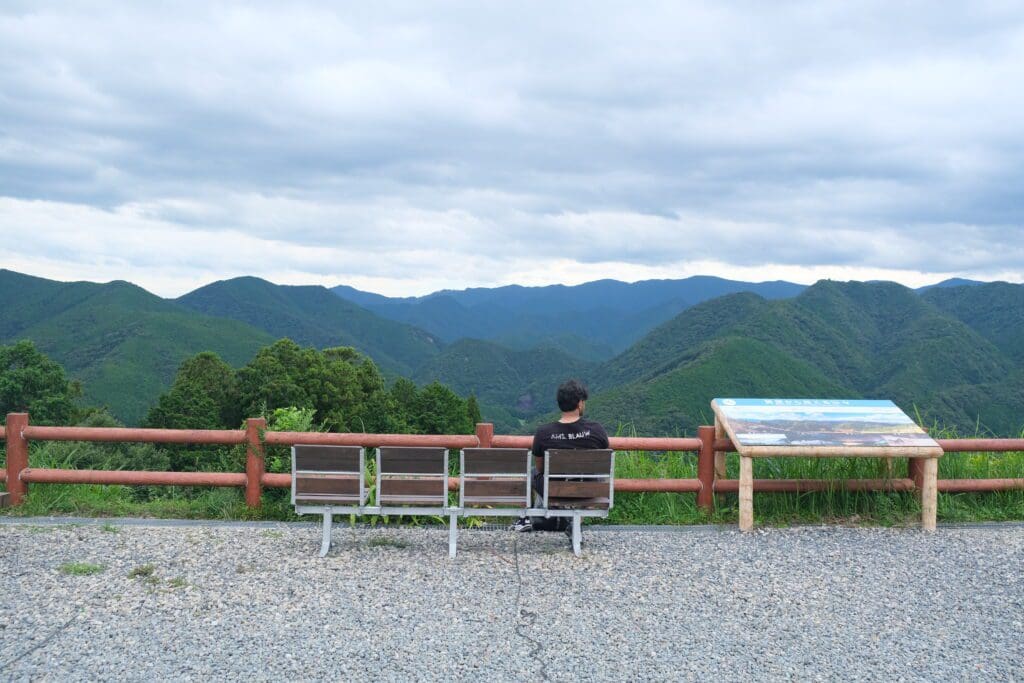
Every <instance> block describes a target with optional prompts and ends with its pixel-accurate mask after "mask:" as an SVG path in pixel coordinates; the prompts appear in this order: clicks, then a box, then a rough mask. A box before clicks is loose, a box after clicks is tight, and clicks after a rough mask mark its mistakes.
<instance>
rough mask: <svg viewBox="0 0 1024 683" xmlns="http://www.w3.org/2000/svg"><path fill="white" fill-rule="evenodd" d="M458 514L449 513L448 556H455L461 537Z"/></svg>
mask: <svg viewBox="0 0 1024 683" xmlns="http://www.w3.org/2000/svg"><path fill="white" fill-rule="evenodd" d="M458 519H459V517H458V515H448V557H450V558H454V557H455V552H456V550H457V545H458V539H459V522H458Z"/></svg>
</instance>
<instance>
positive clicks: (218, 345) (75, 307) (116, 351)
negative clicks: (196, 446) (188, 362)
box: [0, 270, 274, 424]
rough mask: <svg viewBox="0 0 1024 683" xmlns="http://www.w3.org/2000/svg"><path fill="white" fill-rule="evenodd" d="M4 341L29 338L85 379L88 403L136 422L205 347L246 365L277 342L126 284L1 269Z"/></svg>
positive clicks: (246, 327) (0, 326) (1, 334)
mask: <svg viewBox="0 0 1024 683" xmlns="http://www.w3.org/2000/svg"><path fill="white" fill-rule="evenodd" d="M0 300H2V301H3V302H4V308H3V313H2V315H0V343H4V344H9V343H12V342H14V341H17V340H19V339H30V340H32V341H33V342H35V344H36V346H37V347H38V348H39V349H40V350H41V351H43V352H44V353H46V354H47V355H48V356H50V357H51V358H53V359H54V360H56V361H57V362H59V363H60V364H61V365H63V366H64V368H65V369H66V370H67V372H68V374H69V375H70V376H71V377H73V378H75V379H78V380H81V381H82V383H83V387H84V390H85V399H86V401H87V402H88V403H95V404H100V405H106V406H108V407H109V408H110V410H111V411H112V412H113V413H114V415H116V416H117V417H119V418H120V419H121V420H124V421H125V422H127V423H129V424H138V423H139V422H140V421H141V420H142V418H143V417H145V415H146V412H147V410H148V409H149V406H150V405H151V404H152V403H153V402H154V401H155V400H156V398H157V397H158V396H159V395H160V393H161V392H163V391H164V390H165V389H166V388H167V387H168V386H169V385H170V383H171V380H172V379H173V377H174V374H175V372H177V370H178V366H179V365H180V364H181V363H182V361H184V360H185V359H186V358H188V357H190V356H192V355H195V354H196V353H199V352H200V351H214V352H216V353H217V354H218V355H220V356H221V357H222V358H224V360H225V361H227V362H228V363H231V364H232V365H236V366H238V365H243V364H245V363H246V362H248V361H249V360H250V359H251V358H252V357H253V355H255V353H256V351H258V350H259V349H260V348H261V347H263V346H266V345H267V344H270V343H272V342H273V341H274V338H273V337H271V336H270V335H268V334H267V333H265V332H263V331H261V330H257V329H255V328H254V327H251V326H249V325H246V324H244V323H240V322H236V321H234V320H223V319H218V318H211V317H208V316H204V315H199V314H197V313H196V312H194V311H191V310H189V309H187V308H185V307H183V306H180V305H178V304H176V303H174V302H170V301H166V300H164V299H161V298H160V297H158V296H155V295H153V294H150V293H149V292H147V291H145V290H144V289H141V288H140V287H136V286H135V285H132V284H130V283H127V282H119V281H118V282H110V283H107V284H97V283H92V282H67V283H65V282H55V281H53V280H45V279H43V278H37V277H31V276H28V275H22V274H19V273H14V272H12V271H9V270H0Z"/></svg>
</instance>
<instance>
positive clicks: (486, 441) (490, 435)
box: [476, 422, 494, 448]
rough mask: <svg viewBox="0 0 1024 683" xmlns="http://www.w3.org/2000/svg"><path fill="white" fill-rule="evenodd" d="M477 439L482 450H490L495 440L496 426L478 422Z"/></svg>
mask: <svg viewBox="0 0 1024 683" xmlns="http://www.w3.org/2000/svg"><path fill="white" fill-rule="evenodd" d="M476 439H477V441H479V442H480V448H490V447H491V442H492V441H493V440H494V425H493V424H492V423H490V422H477V423H476Z"/></svg>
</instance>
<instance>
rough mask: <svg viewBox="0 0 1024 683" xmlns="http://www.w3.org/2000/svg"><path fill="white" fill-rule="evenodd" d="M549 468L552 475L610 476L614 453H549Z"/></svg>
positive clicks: (559, 450)
mask: <svg viewBox="0 0 1024 683" xmlns="http://www.w3.org/2000/svg"><path fill="white" fill-rule="evenodd" d="M548 456H549V457H548V467H549V468H550V472H551V474H609V473H610V472H611V468H612V451H611V450H600V451H583V450H580V451H573V450H564V449H557V450H550V451H548Z"/></svg>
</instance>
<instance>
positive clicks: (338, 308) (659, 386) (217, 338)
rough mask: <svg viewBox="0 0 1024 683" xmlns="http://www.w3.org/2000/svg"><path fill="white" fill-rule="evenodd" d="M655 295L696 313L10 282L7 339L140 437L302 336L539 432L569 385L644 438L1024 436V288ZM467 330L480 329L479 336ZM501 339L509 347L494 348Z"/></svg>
mask: <svg viewBox="0 0 1024 683" xmlns="http://www.w3.org/2000/svg"><path fill="white" fill-rule="evenodd" d="M655 282H656V284H654V285H652V284H650V283H634V285H635V286H638V290H639V291H640V292H641V293H642V294H644V295H643V296H640V299H639V300H640V301H647V302H648V303H650V302H651V301H652V300H657V301H658V302H659V303H658V304H657V305H658V306H681V309H680V310H681V312H676V313H674V314H672V315H671V316H669V317H668V318H667V319H665V320H663V321H661V322H660V323H658V324H655V323H653V322H652V318H650V317H648V318H646V319H645V318H644V317H643V316H644V315H648V314H649V313H650V311H651V310H653V309H652V307H650V306H648V307H646V308H643V307H641V309H640V310H639V311H638V312H637V315H636V316H634V317H628V316H626V315H624V313H623V308H622V307H625V306H627V305H628V304H629V302H630V301H632V300H633V299H631V297H633V296H634V295H636V292H631V291H630V290H629V289H628V288H629V287H630V285H626V284H625V283H609V282H603V283H594V284H595V286H594V287H593V288H588V287H585V286H580V287H581V288H582V289H574V288H551V289H550V290H549V289H547V288H498V289H499V290H502V291H499V292H497V293H496V294H495V293H494V291H491V290H465V291H464V292H461V293H458V292H457V293H454V294H455V295H457V296H449V295H450V294H452V293H446V294H445V295H444V296H440V295H439V296H434V297H427V298H424V299H423V301H420V300H415V301H405V302H404V303H402V302H399V303H398V304H396V303H395V300H390V299H387V298H386V297H381V296H379V295H370V294H367V293H358V292H357V293H356V294H351V296H352V297H353V298H354V299H358V301H351V300H345V299H344V298H342V297H341V296H339V295H338V294H337V293H335V292H332V291H331V290H328V289H325V288H323V287H316V286H309V287H292V286H281V285H275V284H272V283H269V282H266V281H264V280H260V279H258V278H236V279H233V280H227V281H222V282H215V283H213V284H210V285H208V286H205V287H202V288H200V289H198V290H196V291H194V292H191V293H189V294H187V295H185V296H183V297H181V298H179V299H177V300H166V299H161V298H160V297H157V296H155V295H152V294H150V293H148V292H146V291H145V290H143V289H140V288H139V287H136V286H134V285H131V284H129V283H126V282H111V283H107V284H96V283H89V282H72V283H63V282H54V281H51V280H45V279H42V278H36V277H31V276H28V275H21V274H18V273H13V272H11V271H5V270H0V297H2V300H3V301H4V302H5V306H4V308H3V310H2V311H0V343H11V342H13V341H16V340H19V339H26V338H27V339H31V340H33V341H34V342H35V343H36V344H37V345H38V346H39V348H40V349H41V350H42V351H44V352H45V353H46V354H47V355H49V356H51V357H52V358H54V359H55V360H57V361H58V362H60V363H61V364H62V365H64V367H65V368H66V369H67V370H68V372H69V374H70V375H71V376H72V377H74V378H75V379H79V380H81V381H82V382H83V384H84V388H85V391H86V400H87V401H88V402H90V403H97V404H104V405H107V406H109V407H110V408H111V410H112V411H113V412H114V414H115V415H117V416H118V417H120V418H121V419H122V420H124V421H126V422H128V423H130V424H131V423H138V422H139V421H140V420H141V419H142V417H144V415H145V414H146V411H147V410H148V407H149V406H150V405H151V404H152V402H153V401H155V399H156V397H157V396H158V395H159V394H160V393H161V392H162V391H164V390H165V389H166V388H167V387H168V386H169V384H170V381H171V378H172V377H173V375H174V373H175V371H176V369H177V367H178V366H179V364H180V363H181V362H182V361H183V360H184V359H185V358H187V357H189V356H191V355H194V354H195V353H198V352H200V351H214V352H216V353H217V354H218V355H220V356H221V357H223V358H224V359H225V360H226V361H228V362H229V363H231V364H232V365H235V366H240V365H242V364H244V363H246V362H248V361H249V360H250V359H251V358H252V356H253V355H254V354H255V352H256V351H257V350H258V349H259V348H261V347H263V346H265V345H267V344H270V343H271V342H272V341H273V340H275V339H278V338H280V337H289V338H291V339H293V340H295V341H297V342H299V343H300V344H303V345H311V346H316V347H319V348H324V347H328V346H338V345H346V346H353V347H355V348H357V349H359V350H360V351H362V352H364V353H366V354H368V355H369V356H370V357H371V358H373V359H374V360H375V361H376V362H377V364H378V365H379V366H381V368H382V369H383V370H384V371H385V372H386V373H387V375H388V376H390V377H395V376H399V375H401V376H406V377H410V378H412V379H414V380H415V381H417V382H418V383H427V382H431V381H434V380H438V381H441V382H442V383H444V384H447V385H449V386H450V387H452V388H453V389H455V390H456V391H457V392H459V393H460V394H463V395H468V394H471V393H472V394H475V395H476V396H477V398H478V399H479V402H480V405H481V408H482V410H483V414H484V417H485V419H489V420H492V421H494V422H495V424H496V428H497V429H498V431H499V432H506V431H528V430H529V429H530V428H531V427H532V426H533V424H535V423H536V422H538V421H540V420H543V419H546V418H547V417H548V416H549V415H551V414H552V413H553V410H554V392H555V388H556V387H557V385H558V383H559V382H560V381H561V380H563V379H564V378H566V377H570V376H577V377H581V378H583V379H585V380H586V381H588V382H589V384H590V386H591V394H592V399H591V402H590V411H591V414H592V415H593V416H595V417H597V418H598V419H601V420H603V421H605V422H606V423H608V425H609V426H610V427H612V428H613V429H614V428H618V427H619V426H620V425H632V426H634V427H635V428H636V429H637V430H638V432H639V433H659V434H674V433H683V432H691V433H692V430H693V428H694V427H695V426H697V425H698V424H704V423H707V422H708V421H710V419H711V418H710V412H709V406H708V404H709V402H710V400H711V399H712V398H714V397H715V396H722V395H727V394H732V395H746V396H787V397H811V396H819V397H821V396H828V397H863V398H891V399H893V400H894V401H896V402H897V403H898V404H899V405H901V406H902V407H903V408H904V409H905V410H907V411H908V412H911V411H915V410H916V411H918V412H919V414H920V415H921V416H922V418H923V419H924V420H926V421H928V422H929V423H931V422H936V423H939V424H943V425H951V426H955V427H956V428H957V429H958V430H960V431H961V432H963V433H973V432H974V430H975V428H976V425H977V426H980V428H981V431H986V430H987V431H991V432H994V433H997V434H1018V433H1020V430H1021V428H1022V426H1024V341H1022V340H1024V285H1014V284H1007V283H989V284H983V283H974V282H966V281H965V282H948V283H940V285H938V286H934V287H929V288H923V289H922V290H919V291H914V290H911V289H907V288H905V287H902V286H900V285H896V284H893V283H887V282H872V283H859V282H849V283H839V282H831V281H822V282H819V283H817V284H815V285H813V286H811V287H806V288H803V287H799V286H797V285H794V286H793V287H797V288H798V289H797V292H796V294H795V296H791V298H780V297H779V296H777V295H779V294H780V293H782V292H784V291H785V287H784V285H785V283H783V284H780V285H778V286H775V285H774V284H773V283H767V284H768V285H772V287H770V288H769V291H768V293H769V295H770V296H761V295H759V294H757V293H755V292H751V291H742V288H741V287H739V285H738V284H737V283H731V282H730V281H717V282H716V281H715V279H711V281H710V282H709V281H705V280H700V281H698V283H697V284H701V285H708V284H710V285H714V286H721V287H725V288H726V289H730V290H739V291H731V293H727V294H725V295H724V296H719V297H716V298H712V299H708V300H702V301H699V302H696V303H686V302H682V301H681V300H679V299H678V298H673V297H674V296H675V295H676V294H678V293H679V291H682V290H681V289H680V288H681V287H683V286H682V285H678V284H673V283H679V282H685V281H655ZM722 283H725V284H722ZM739 284H742V283H739ZM620 285H621V286H620ZM687 286H690V287H691V288H692V286H694V283H690V285H687ZM624 287H625V289H624ZM684 289H685V287H684ZM708 291H710V290H705V292H704V293H705V294H706V293H708ZM352 292H356V290H352ZM547 295H551V299H550V300H548V299H545V297H546V296H547ZM647 295H649V297H648V298H647V299H644V296H647ZM650 297H653V299H652V298H650ZM659 297H661V298H659ZM574 300H578V301H579V302H580V310H586V311H587V315H586V316H584V317H588V320H587V321H586V324H585V325H584V324H582V323H578V322H573V324H568V323H566V324H564V325H562V327H558V326H557V325H555V324H554V322H553V321H555V320H557V319H558V317H559V316H560V315H561V316H562V319H563V321H568V320H570V319H573V320H575V318H572V316H565V315H562V313H559V311H563V312H564V309H563V307H564V306H566V304H567V302H570V301H574ZM673 301H674V302H675V303H671V302H673ZM371 304H372V305H373V306H374V307H387V306H394V305H412V306H415V307H416V310H417V311H418V313H417V315H425V314H426V312H428V311H430V310H435V309H436V310H435V315H436V316H437V317H436V319H433V320H431V321H429V323H430V324H429V325H428V327H429V328H431V329H442V328H445V326H446V325H447V326H448V328H449V334H455V333H459V334H463V335H464V336H462V337H459V338H457V339H454V340H444V339H442V338H441V336H440V335H438V334H436V333H435V332H433V331H430V332H428V331H425V330H424V329H423V328H421V327H417V326H415V325H412V324H409V323H407V322H402V321H399V320H393V319H389V318H388V317H386V316H383V315H380V314H378V313H376V312H374V311H372V310H368V308H367V307H366V306H369V305H371ZM425 304H429V305H425ZM527 305H531V306H534V307H535V308H536V310H537V311H538V315H543V316H549V322H550V323H551V324H550V326H549V327H546V328H543V329H540V330H539V331H538V330H534V329H531V328H529V327H526V328H513V329H504V328H502V329H504V331H502V329H499V328H501V325H497V324H494V323H493V320H492V319H491V318H493V317H494V316H491V317H489V316H488V315H486V314H485V313H486V311H487V310H492V312H493V311H499V310H505V311H508V310H512V309H515V307H516V306H527ZM499 306H501V307H504V308H503V309H502V308H488V307H499ZM587 306H591V308H586V307H587ZM601 306H603V308H601ZM432 307H433V308H432ZM474 307H476V308H474ZM654 308H657V306H655V307H654ZM460 310H461V311H465V310H470V311H472V312H473V315H474V316H476V317H475V322H473V320H470V319H469V318H465V317H461V318H460V317H458V316H463V312H460ZM602 310H604V311H605V313H604V314H602V313H601V311H602ZM662 310H664V309H662ZM608 311H618V313H615V314H614V315H618V316H620V317H619V318H617V319H616V320H617V322H616V325H619V324H620V323H621V320H623V319H628V320H631V321H633V323H634V324H635V325H636V327H635V328H634V329H633V330H631V331H630V332H629V334H630V335H633V336H635V337H636V341H635V342H633V343H631V344H629V345H628V346H627V347H625V349H624V350H622V351H621V352H620V353H618V355H615V356H614V357H609V353H610V350H609V349H611V348H612V347H613V346H614V345H615V344H618V343H621V336H618V335H620V334H621V330H622V327H621V325H620V326H619V327H618V328H617V329H619V332H615V333H614V334H612V335H611V337H601V336H600V335H596V334H593V335H592V334H591V333H592V331H593V330H598V329H603V326H610V327H615V325H612V324H611V319H610V318H609V316H613V314H612V313H608ZM645 312H646V313H645ZM659 315H661V314H659ZM446 316H448V319H445V318H446ZM452 316H454V317H452ZM613 317H614V316H613ZM655 318H657V316H655ZM517 319H518V320H522V318H517ZM640 320H644V322H642V323H641V322H637V321H640ZM453 321H454V322H453ZM455 323H458V324H455ZM460 325H466V326H469V327H467V328H464V329H462V331H461V332H459V331H458V330H459V329H460V328H459V326H460ZM473 332H480V333H481V334H479V335H474V334H472V333H473ZM485 333H486V334H495V335H498V336H499V337H500V339H480V338H475V337H484V336H486V334H485ZM615 339H619V340H620V341H615Z"/></svg>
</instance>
